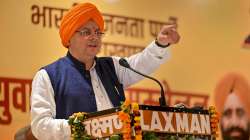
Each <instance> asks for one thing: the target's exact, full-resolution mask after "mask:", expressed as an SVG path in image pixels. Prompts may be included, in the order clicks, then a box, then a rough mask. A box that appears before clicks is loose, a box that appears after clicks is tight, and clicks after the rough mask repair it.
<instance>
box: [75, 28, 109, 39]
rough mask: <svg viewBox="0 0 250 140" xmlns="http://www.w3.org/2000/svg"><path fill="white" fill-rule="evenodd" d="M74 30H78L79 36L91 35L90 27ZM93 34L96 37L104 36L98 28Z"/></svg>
mask: <svg viewBox="0 0 250 140" xmlns="http://www.w3.org/2000/svg"><path fill="white" fill-rule="evenodd" d="M76 32H79V33H80V35H81V36H84V37H89V36H91V35H92V32H91V30H90V29H83V30H80V31H76ZM94 35H95V36H97V37H98V38H101V37H103V36H104V33H103V32H101V31H99V30H96V31H95V32H94Z"/></svg>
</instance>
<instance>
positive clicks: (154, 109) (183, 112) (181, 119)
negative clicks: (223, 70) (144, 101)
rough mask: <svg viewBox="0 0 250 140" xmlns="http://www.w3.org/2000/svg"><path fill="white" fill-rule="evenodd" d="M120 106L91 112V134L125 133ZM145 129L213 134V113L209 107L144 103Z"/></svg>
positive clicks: (88, 121) (88, 124) (87, 126)
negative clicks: (193, 107)
mask: <svg viewBox="0 0 250 140" xmlns="http://www.w3.org/2000/svg"><path fill="white" fill-rule="evenodd" d="M120 110H121V109H120V108H113V109H109V110H104V111H100V112H95V113H90V114H88V119H86V120H85V121H84V122H83V124H84V125H85V130H86V131H87V134H88V135H90V136H92V137H95V138H102V137H109V136H112V135H114V134H120V133H122V125H123V124H122V122H121V120H120V119H119V117H118V112H119V111H120ZM139 111H140V114H141V120H140V125H141V128H142V131H148V132H150V131H152V132H157V133H169V134H178V135H183V134H187V135H188V134H190V135H200V136H210V135H211V126H210V115H209V112H208V110H201V109H196V110H194V109H187V108H174V107H160V106H148V105H140V106H139Z"/></svg>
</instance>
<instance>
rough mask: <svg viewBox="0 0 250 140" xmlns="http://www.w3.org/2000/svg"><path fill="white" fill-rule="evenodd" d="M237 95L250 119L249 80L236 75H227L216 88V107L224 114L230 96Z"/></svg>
mask: <svg viewBox="0 0 250 140" xmlns="http://www.w3.org/2000/svg"><path fill="white" fill-rule="evenodd" d="M232 92H233V93H234V94H236V96H238V97H239V99H240V101H241V103H242V104H243V106H244V109H245V110H246V112H247V114H248V117H250V88H249V84H248V82H247V80H246V79H245V78H244V77H243V76H241V75H239V74H236V73H230V74H227V75H226V76H225V77H223V78H222V80H221V81H220V82H219V83H218V84H217V86H216V88H215V95H214V97H215V106H216V108H217V109H218V111H219V112H220V113H222V112H223V109H224V104H225V101H226V98H227V97H228V94H230V93H232Z"/></svg>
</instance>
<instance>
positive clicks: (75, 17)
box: [59, 3, 104, 47]
mask: <svg viewBox="0 0 250 140" xmlns="http://www.w3.org/2000/svg"><path fill="white" fill-rule="evenodd" d="M90 19H92V20H93V21H95V22H96V24H97V25H98V26H99V28H100V30H101V31H103V29H104V20H103V17H102V14H101V13H100V11H99V10H98V9H97V8H96V6H95V5H93V4H91V3H83V4H78V5H76V6H74V7H72V8H71V9H70V10H69V11H68V12H67V13H66V14H65V15H64V16H63V19H62V21H61V26H60V29H59V30H60V31H59V32H60V37H61V41H62V44H63V46H64V47H68V45H69V40H70V38H71V37H72V35H73V34H74V33H75V31H76V30H77V29H78V28H80V27H81V26H83V25H84V24H85V23H86V22H87V21H88V20H90Z"/></svg>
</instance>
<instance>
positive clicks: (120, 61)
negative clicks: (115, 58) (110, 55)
mask: <svg viewBox="0 0 250 140" xmlns="http://www.w3.org/2000/svg"><path fill="white" fill-rule="evenodd" d="M119 64H120V65H122V66H123V67H126V68H130V65H129V63H128V62H127V60H126V59H124V58H120V60H119Z"/></svg>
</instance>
